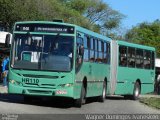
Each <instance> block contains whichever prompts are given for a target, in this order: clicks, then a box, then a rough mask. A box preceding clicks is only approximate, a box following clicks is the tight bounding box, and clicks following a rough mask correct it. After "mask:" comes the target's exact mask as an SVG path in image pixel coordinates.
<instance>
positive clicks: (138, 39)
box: [126, 20, 160, 57]
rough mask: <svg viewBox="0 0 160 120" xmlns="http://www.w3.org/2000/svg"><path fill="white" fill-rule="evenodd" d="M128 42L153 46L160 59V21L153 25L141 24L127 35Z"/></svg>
mask: <svg viewBox="0 0 160 120" xmlns="http://www.w3.org/2000/svg"><path fill="white" fill-rule="evenodd" d="M126 40H127V41H130V42H134V43H138V44H143V45H148V46H153V47H155V48H156V51H157V55H158V57H160V20H155V21H154V22H153V23H147V22H144V23H141V24H139V25H138V26H136V27H133V28H132V29H131V30H129V31H128V32H127V34H126Z"/></svg>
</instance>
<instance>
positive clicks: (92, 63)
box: [8, 21, 155, 107]
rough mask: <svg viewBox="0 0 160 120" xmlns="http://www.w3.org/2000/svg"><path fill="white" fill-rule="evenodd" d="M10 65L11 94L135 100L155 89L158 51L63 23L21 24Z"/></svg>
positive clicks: (78, 99)
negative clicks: (120, 96) (115, 96)
mask: <svg viewBox="0 0 160 120" xmlns="http://www.w3.org/2000/svg"><path fill="white" fill-rule="evenodd" d="M10 58H11V59H10V67H9V76H8V79H9V89H8V90H9V93H11V94H22V95H24V99H25V100H28V99H29V98H31V97H33V96H56V97H68V98H72V99H74V100H75V105H77V106H78V107H81V105H82V104H84V103H85V101H86V98H88V97H95V96H97V97H98V98H99V101H101V102H103V101H104V100H105V97H106V95H107V94H110V95H114V94H118V95H124V96H129V95H130V96H132V97H133V98H134V99H137V98H138V96H139V94H140V93H142V94H143V93H148V92H152V91H153V86H154V85H153V84H154V75H155V74H154V72H155V68H154V59H155V49H154V48H152V47H147V46H142V45H137V44H131V43H127V42H123V41H115V40H112V39H110V38H107V37H106V36H102V35H100V34H97V33H95V32H92V31H90V30H87V29H85V28H82V27H79V26H76V25H73V24H67V23H63V22H49V21H26V22H16V23H15V26H14V29H13V40H12V49H11V57H10Z"/></svg>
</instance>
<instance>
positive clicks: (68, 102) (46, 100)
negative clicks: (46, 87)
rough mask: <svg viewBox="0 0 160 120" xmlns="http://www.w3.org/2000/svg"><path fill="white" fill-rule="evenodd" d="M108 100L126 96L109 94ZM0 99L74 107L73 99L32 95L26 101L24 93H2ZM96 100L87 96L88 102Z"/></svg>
mask: <svg viewBox="0 0 160 120" xmlns="http://www.w3.org/2000/svg"><path fill="white" fill-rule="evenodd" d="M106 100H124V98H123V97H122V96H107V97H106ZM0 101H2V102H8V103H19V104H26V105H36V106H43V107H54V108H61V109H66V108H71V107H74V100H73V99H69V98H65V99H64V98H57V97H32V98H31V99H30V100H29V101H25V100H24V97H23V96H22V95H12V94H0ZM94 102H98V98H96V97H93V98H87V101H86V104H91V103H94Z"/></svg>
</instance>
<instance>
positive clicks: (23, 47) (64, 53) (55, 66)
mask: <svg viewBox="0 0 160 120" xmlns="http://www.w3.org/2000/svg"><path fill="white" fill-rule="evenodd" d="M73 41H74V37H72V36H61V35H60V34H57V35H34V34H15V35H14V43H13V53H12V54H13V55H12V67H13V68H17V69H29V70H44V71H45V70H50V71H71V68H72V66H73Z"/></svg>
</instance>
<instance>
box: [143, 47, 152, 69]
mask: <svg viewBox="0 0 160 120" xmlns="http://www.w3.org/2000/svg"><path fill="white" fill-rule="evenodd" d="M144 68H145V69H150V68H151V52H150V51H147V50H144Z"/></svg>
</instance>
